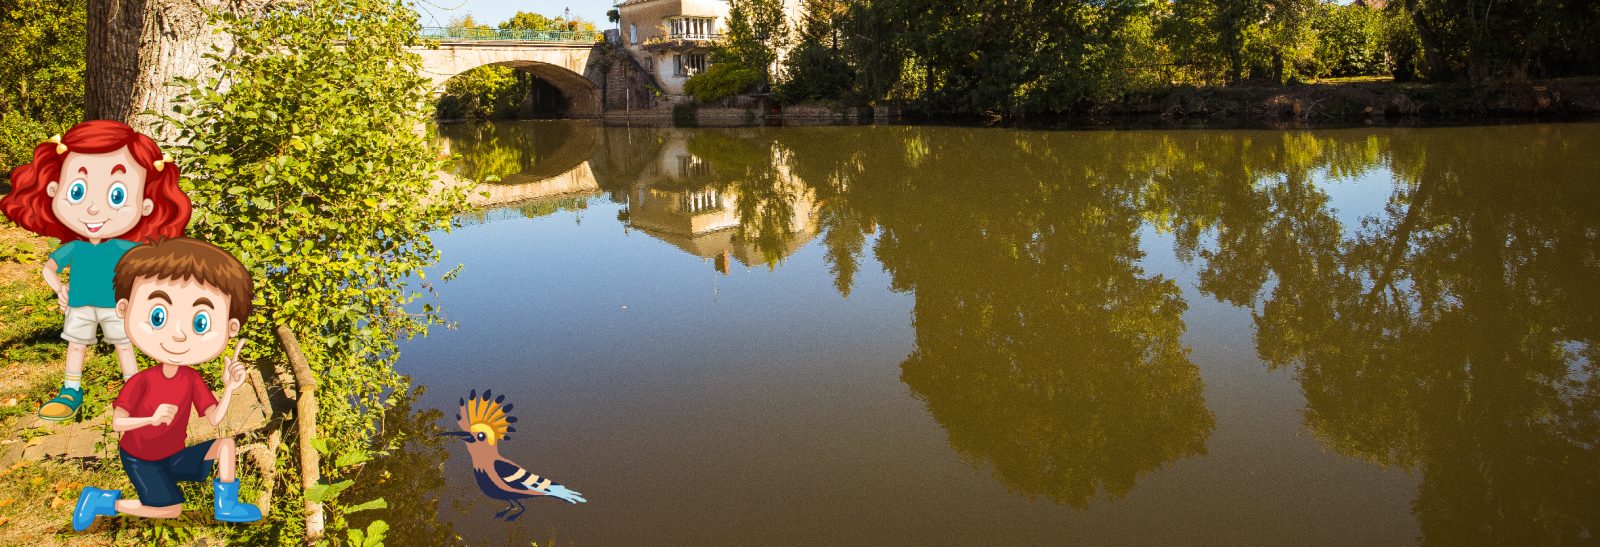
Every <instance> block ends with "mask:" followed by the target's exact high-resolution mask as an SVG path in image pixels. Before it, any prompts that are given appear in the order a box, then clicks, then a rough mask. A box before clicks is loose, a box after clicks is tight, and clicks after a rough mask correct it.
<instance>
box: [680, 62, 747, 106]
mask: <svg viewBox="0 0 1600 547" xmlns="http://www.w3.org/2000/svg"><path fill="white" fill-rule="evenodd" d="M762 78H763V76H762V75H761V71H760V70H758V69H754V68H749V67H747V66H744V65H740V64H737V63H719V64H715V65H711V68H708V69H706V71H705V72H701V73H699V74H696V75H695V76H694V77H692V78H689V81H687V82H684V84H683V91H684V92H685V93H688V94H689V95H690V96H691V97H694V98H695V100H697V101H700V102H701V103H707V104H709V103H714V102H717V101H721V100H723V99H727V98H729V97H733V96H735V95H738V94H741V93H745V92H748V91H750V90H752V89H754V88H755V87H756V86H758V85H760V84H761V82H762Z"/></svg>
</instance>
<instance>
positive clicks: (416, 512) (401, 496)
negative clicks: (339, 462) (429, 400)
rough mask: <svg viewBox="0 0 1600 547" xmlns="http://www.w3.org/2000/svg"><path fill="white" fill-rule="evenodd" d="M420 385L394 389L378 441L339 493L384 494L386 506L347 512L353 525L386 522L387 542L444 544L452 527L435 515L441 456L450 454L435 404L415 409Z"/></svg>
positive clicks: (360, 497) (348, 496) (357, 497)
mask: <svg viewBox="0 0 1600 547" xmlns="http://www.w3.org/2000/svg"><path fill="white" fill-rule="evenodd" d="M424 390H425V388H423V387H417V388H416V389H414V390H412V391H411V392H410V393H396V394H395V395H393V396H392V398H391V399H390V402H392V403H393V406H391V407H390V408H389V409H388V410H386V411H385V412H384V417H383V423H382V425H381V427H382V432H381V433H382V435H381V437H380V439H381V441H380V442H381V443H383V444H384V446H382V447H380V448H381V449H382V450H383V452H381V453H378V454H375V455H374V458H373V459H372V460H370V461H368V462H367V463H365V464H362V466H361V467H360V468H359V469H358V470H357V471H356V472H355V473H353V474H352V476H349V477H347V478H349V479H352V480H353V481H354V484H352V485H351V486H350V488H349V489H347V490H345V491H344V492H343V493H342V494H340V496H339V498H340V499H342V500H354V501H355V502H363V501H367V500H373V499H377V498H380V497H381V498H383V499H384V501H386V502H388V504H389V507H388V509H382V510H372V511H363V512H358V513H354V514H351V515H350V516H349V520H350V525H351V527H352V528H361V529H365V528H366V527H367V525H368V524H369V523H371V522H372V520H374V519H382V520H383V521H384V522H386V523H388V524H389V533H388V537H389V538H390V540H391V542H392V543H397V544H404V545H449V544H452V543H454V542H455V540H456V532H455V529H454V527H453V526H451V525H450V523H449V522H448V521H446V520H445V519H441V518H439V494H440V492H441V490H442V488H443V487H444V470H443V466H444V462H445V460H446V459H448V458H449V456H450V454H449V452H448V450H447V443H449V442H450V441H449V440H448V439H447V438H441V437H438V436H437V435H438V433H439V432H440V431H442V429H441V428H440V427H439V425H438V424H439V420H440V419H441V418H443V416H444V415H443V413H442V412H440V411H439V410H438V409H427V410H420V411H414V410H413V405H414V404H415V403H416V400H417V397H419V396H421V395H422V393H423V392H424Z"/></svg>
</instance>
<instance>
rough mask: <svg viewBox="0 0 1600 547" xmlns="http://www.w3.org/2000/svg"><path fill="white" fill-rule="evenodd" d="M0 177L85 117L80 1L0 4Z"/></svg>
mask: <svg viewBox="0 0 1600 547" xmlns="http://www.w3.org/2000/svg"><path fill="white" fill-rule="evenodd" d="M0 6H3V7H4V9H0V29H4V33H3V34H4V35H5V38H4V39H3V40H0V174H3V173H4V172H9V171H10V170H11V168H12V167H15V166H17V165H19V164H22V163H25V162H27V161H29V160H30V159H32V157H33V147H34V146H35V145H37V144H39V142H40V141H43V140H44V139H45V138H47V137H49V136H50V135H53V134H56V133H61V132H64V131H66V130H67V128H69V127H71V126H72V124H75V123H77V122H79V121H81V119H82V118H83V66H84V65H83V63H84V61H83V50H84V28H85V26H86V20H85V15H84V3H83V2H54V1H50V0H13V1H8V2H0Z"/></svg>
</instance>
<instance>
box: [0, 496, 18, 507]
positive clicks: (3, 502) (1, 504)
mask: <svg viewBox="0 0 1600 547" xmlns="http://www.w3.org/2000/svg"><path fill="white" fill-rule="evenodd" d="M16 502H17V498H6V499H3V500H0V508H3V507H10V506H11V504H13V503H16Z"/></svg>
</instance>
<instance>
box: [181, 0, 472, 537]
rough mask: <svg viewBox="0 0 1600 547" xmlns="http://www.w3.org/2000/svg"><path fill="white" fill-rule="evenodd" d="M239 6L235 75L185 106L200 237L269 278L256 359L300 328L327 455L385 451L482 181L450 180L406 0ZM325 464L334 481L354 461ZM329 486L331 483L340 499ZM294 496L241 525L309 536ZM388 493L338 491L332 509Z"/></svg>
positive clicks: (223, 74) (260, 288)
mask: <svg viewBox="0 0 1600 547" xmlns="http://www.w3.org/2000/svg"><path fill="white" fill-rule="evenodd" d="M222 17H223V19H222V21H221V23H222V26H223V27H224V28H225V29H226V30H228V31H230V32H231V33H232V34H233V35H234V36H235V37H236V42H235V50H234V51H233V52H232V55H231V56H229V57H227V58H220V57H219V58H217V61H218V64H217V70H218V72H219V75H218V77H217V78H214V79H209V80H206V81H186V82H182V83H183V84H184V85H185V86H186V87H187V91H186V92H185V93H184V94H183V95H182V96H181V97H180V100H179V101H178V107H177V112H178V117H177V118H176V119H168V120H167V123H173V124H176V129H177V130H178V142H179V143H181V144H179V145H177V146H174V147H172V148H171V150H172V155H173V157H175V158H177V159H178V161H179V162H180V165H181V166H182V173H183V175H184V176H185V179H186V180H185V190H186V191H187V192H188V194H189V198H190V199H191V200H193V202H194V206H195V213H194V219H193V221H192V223H191V225H190V227H189V233H190V234H191V235H194V236H196V237H200V238H203V239H206V240H209V241H211V242H213V243H215V244H217V245H218V246H221V247H222V248H224V249H227V250H229V251H231V252H232V253H233V254H234V256H236V257H238V258H239V260H240V262H243V263H244V265H245V266H246V267H248V268H249V269H250V271H251V273H252V274H253V277H254V278H255V283H256V292H255V299H256V300H255V309H256V313H255V316H254V317H252V318H251V320H250V322H249V323H248V324H246V325H245V328H244V331H243V333H242V335H243V336H246V337H247V338H249V339H250V341H251V343H250V344H249V345H248V346H247V348H246V352H245V353H246V360H247V361H251V362H258V363H259V362H268V363H270V362H280V363H281V362H283V361H284V359H285V354H284V352H283V350H282V349H281V348H280V346H279V344H278V340H277V339H276V338H275V337H274V336H273V330H274V329H275V328H279V327H287V328H288V329H289V330H290V331H292V332H294V333H295V334H296V335H297V336H298V337H299V340H300V346H302V349H303V350H304V352H305V354H306V357H307V358H308V361H309V365H310V368H311V369H312V370H313V371H314V373H315V374H316V376H317V378H318V382H319V384H320V386H319V387H318V391H319V392H320V393H318V394H317V396H318V400H319V406H320V410H319V411H318V413H317V414H316V417H317V419H316V425H317V427H318V428H319V430H320V431H319V436H318V439H317V442H318V443H322V444H319V445H317V448H318V451H319V452H322V451H324V450H326V452H327V453H330V454H341V455H349V454H359V453H364V452H366V451H369V450H383V449H384V448H385V447H382V446H374V445H373V442H374V439H375V435H374V434H375V432H376V424H377V423H378V419H379V418H380V417H381V416H383V412H384V410H385V409H387V408H388V407H389V406H390V404H391V402H392V401H391V400H390V394H392V393H397V392H403V388H404V387H405V385H406V380H405V379H404V378H403V377H401V376H400V375H399V374H398V373H396V372H395V370H394V362H395V359H396V357H397V353H396V340H397V339H398V338H399V337H409V336H413V335H417V334H421V333H423V332H425V330H426V328H427V327H428V326H429V325H431V324H436V322H437V321H438V317H437V316H436V314H435V313H434V309H433V307H432V306H431V305H416V304H415V303H414V300H416V299H417V298H419V296H420V295H419V294H418V293H419V292H420V291H419V290H418V289H417V288H416V287H417V284H416V282H417V281H418V280H421V279H424V273H425V271H424V270H425V268H428V267H430V266H432V265H433V264H434V263H435V262H436V261H437V260H438V259H439V252H438V250H437V249H435V248H434V246H433V244H432V242H431V239H430V233H431V232H434V231H436V230H441V229H447V228H449V227H450V226H451V222H450V221H451V218H452V216H453V215H454V213H455V212H456V211H457V210H459V209H460V208H462V207H464V206H465V190H464V189H462V188H443V187H440V186H439V185H438V184H437V183H438V177H437V175H436V173H437V172H438V171H439V170H440V168H441V167H442V162H441V161H439V159H438V158H439V156H438V153H437V151H436V150H434V149H433V148H432V147H431V146H430V145H429V142H428V141H427V139H426V138H425V135H424V132H423V131H421V129H420V128H422V127H423V124H424V122H425V121H426V120H427V119H428V114H429V108H428V106H427V103H428V102H429V99H430V93H429V87H430V86H429V83H428V81H427V79H425V78H423V77H422V76H419V75H418V74H419V70H418V69H419V68H420V65H421V59H420V58H419V57H418V56H417V55H416V54H415V53H412V52H410V51H409V49H408V48H410V47H414V46H417V45H421V44H420V43H419V42H418V38H417V28H418V24H417V14H416V12H414V11H412V10H411V9H410V8H409V7H407V5H406V4H405V3H403V2H400V1H398V0H329V1H322V2H316V3H292V4H288V5H285V6H284V7H277V8H272V9H269V10H267V11H266V12H265V13H264V14H262V15H260V16H259V17H258V18H242V17H240V16H234V15H224V16H222ZM217 55H218V56H220V55H221V52H218V54H217ZM221 81H227V82H229V83H230V85H228V86H222V85H220V83H219V82H221ZM424 285H425V284H424ZM418 308H420V309H418ZM295 418H296V419H301V417H300V416H296V417H295ZM340 460H347V458H343V457H341V458H340ZM323 462H324V463H323V465H321V466H320V467H321V470H322V474H323V477H325V478H326V479H330V481H329V482H330V483H331V482H332V481H331V479H336V478H338V477H339V476H340V475H341V474H343V473H346V471H345V470H343V469H342V468H341V467H340V466H339V465H338V463H337V461H335V462H328V461H327V460H323ZM279 465H280V466H283V465H284V463H283V461H282V460H280V464H279ZM338 484H341V483H333V484H331V485H329V487H328V488H334V487H337V485H338ZM319 486H323V485H320V484H319ZM328 488H323V489H321V491H322V495H319V497H322V498H324V499H332V494H331V493H328ZM312 490H316V489H312ZM312 490H307V491H306V492H304V495H305V496H306V497H307V498H310V497H311V496H312V495H313V494H312ZM288 493H289V494H290V495H286V496H282V497H279V498H277V499H278V500H280V501H279V503H280V505H279V506H278V507H276V508H275V510H273V511H272V518H271V519H270V520H269V521H268V522H267V523H265V524H263V525H259V526H247V527H238V533H239V534H242V535H248V536H250V537H247V538H235V539H236V540H238V541H239V542H241V543H251V544H259V543H263V542H274V543H276V542H289V543H296V544H298V543H301V541H302V540H300V539H299V534H300V526H301V524H300V523H299V520H300V516H301V515H300V511H299V510H298V509H297V508H294V509H291V508H288V507H286V506H285V505H286V504H289V503H291V500H292V501H298V500H299V499H300V495H301V494H302V492H300V489H299V488H290V489H288ZM353 501H367V500H353ZM370 506H371V505H370V504H369V505H362V506H345V505H344V502H343V501H341V500H334V501H332V502H330V503H329V504H328V507H330V511H331V514H330V515H329V520H328V523H329V525H330V526H332V527H333V529H337V528H338V527H339V526H340V523H341V519H342V518H343V517H342V515H343V514H344V513H345V511H347V510H348V511H354V510H356V509H358V508H364V507H370ZM365 533H368V534H370V533H371V532H370V531H369V532H365Z"/></svg>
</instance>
